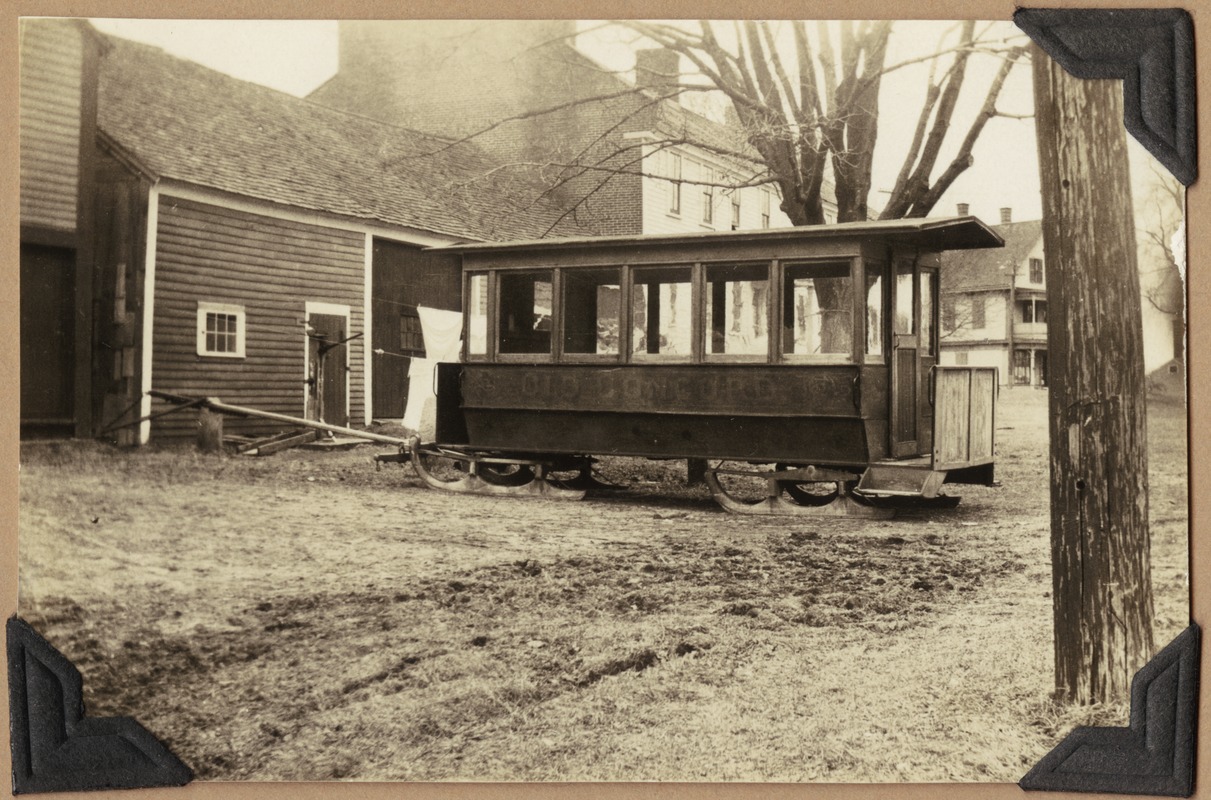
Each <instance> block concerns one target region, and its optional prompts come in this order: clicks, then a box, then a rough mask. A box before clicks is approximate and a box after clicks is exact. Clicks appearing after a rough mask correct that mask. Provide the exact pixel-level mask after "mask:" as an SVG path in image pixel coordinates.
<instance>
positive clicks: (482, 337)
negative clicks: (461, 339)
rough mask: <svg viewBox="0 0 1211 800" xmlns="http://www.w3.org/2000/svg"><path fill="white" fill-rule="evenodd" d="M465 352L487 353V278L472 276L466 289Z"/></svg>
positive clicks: (474, 354) (478, 354)
mask: <svg viewBox="0 0 1211 800" xmlns="http://www.w3.org/2000/svg"><path fill="white" fill-rule="evenodd" d="M467 352H468V353H470V354H471V355H473V356H482V355H487V352H488V276H487V275H483V274H480V275H472V276H471V279H470V283H469V285H468V287H467Z"/></svg>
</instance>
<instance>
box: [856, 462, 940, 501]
mask: <svg viewBox="0 0 1211 800" xmlns="http://www.w3.org/2000/svg"><path fill="white" fill-rule="evenodd" d="M945 480H946V473H945V472H937V471H936V470H932V469H930V468H928V467H919V466H911V465H907V464H905V465H899V464H896V465H891V464H872V465H871V466H869V467H867V468H866V472H864V473H862V479H861V480H859V481H858V488H857V491H858V492H860V493H862V494H866V495H871V496H875V497H926V498H932V497H937V496H938V491H939V490H940V489H941V488H942V483H943V482H944V481H945Z"/></svg>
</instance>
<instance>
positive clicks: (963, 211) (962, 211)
mask: <svg viewBox="0 0 1211 800" xmlns="http://www.w3.org/2000/svg"><path fill="white" fill-rule="evenodd" d="M958 209H959V216H960V217H966V216H967V215H968V214H970V213H971V206H970V205H968V204H967V203H959V205H958Z"/></svg>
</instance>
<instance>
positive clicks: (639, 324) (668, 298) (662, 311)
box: [631, 267, 693, 356]
mask: <svg viewBox="0 0 1211 800" xmlns="http://www.w3.org/2000/svg"><path fill="white" fill-rule="evenodd" d="M633 283H634V289H633V291H632V294H631V328H632V331H631V352H632V353H647V354H649V355H657V354H658V355H668V356H689V355H691V353H692V349H691V336H692V331H693V294H692V291H691V287H690V268H689V267H671V268H661V269H637V270H635V274H634V281H633Z"/></svg>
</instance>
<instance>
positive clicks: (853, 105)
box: [620, 20, 1024, 225]
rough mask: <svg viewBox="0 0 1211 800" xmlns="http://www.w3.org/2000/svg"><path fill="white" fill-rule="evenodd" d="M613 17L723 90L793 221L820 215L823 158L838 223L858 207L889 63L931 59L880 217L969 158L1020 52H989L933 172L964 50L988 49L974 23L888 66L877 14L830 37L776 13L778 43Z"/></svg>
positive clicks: (928, 204) (824, 28)
mask: <svg viewBox="0 0 1211 800" xmlns="http://www.w3.org/2000/svg"><path fill="white" fill-rule="evenodd" d="M620 24H622V25H625V26H626V27H629V28H631V29H632V30H634V31H636V32H637V33H640V34H642V35H643V36H645V37H647V38H648V39H650V40H652V41H654V42H656V43H657V44H659V45H661V46H663V47H666V48H668V49H670V50H672V51H674V52H676V53H679V54H681V55H682V56H684V57H685V58H687V59H689V61H690V62H691V63H692V64H693V65H694V66H695V68H696V69H697V70H698V72H699V73H701V75H703V76H704V77H705V78H706V79H707V80H708V82H709V84H710V86H711V87H713V88H715V89H718V90H719V91H721V92H723V94H724V95H726V96H727V98H728V99H729V100H730V101H731V104H732V107H733V109H734V111H735V113H736V117H737V119H738V120H739V121H740V124H741V125H742V127H743V129H744V131H745V133H746V134H747V137H748V143H749V144H750V145H751V146H752V148H753V149H754V150H755V151H756V152H757V153H758V154H759V155H760V158H761V161H762V163H763V164H764V166H765V167H766V169H767V171H768V173H769V175H770V178H771V179H772V180H773V181H774V182H776V183H777V184H778V186H779V188H780V190H781V195H782V210H783V211H784V212H785V213H786V215H787V216H788V217H789V218H790V220H791V222H792V223H793V224H795V225H809V224H818V223H822V222H824V221H825V220H824V211H823V203H822V197H821V190H822V187H823V183H824V175H825V170H826V165H830V166H831V168H832V176H833V181H834V185H835V192H836V201H837V219H838V221H841V222H846V221H853V220H864V219H867V218H868V217H869V211H868V208H867V195H868V194H869V192H870V188H871V165H872V161H873V156H874V148H875V142H876V138H877V134H878V122H879V108H878V96H879V87H880V84H881V81H882V79H883V76H884V75H886V74H887V73H888V72H890V71H892V70H894V69H899V68H901V67H904V66H906V65H908V64H910V63H916V62H919V61H929V62H930V64H931V72H930V76H929V83H928V86H927V91H926V98H925V102H924V103H923V105H922V108H921V111H920V114H919V116H918V119H917V124H916V128H915V130H914V134H913V138H912V141H911V142H910V144H909V147H908V150H907V152H906V153H905V156H904V161H903V165H902V167H901V169H900V173H899V176H898V177H897V180H896V184H895V187H894V188H893V189H892V192H891V197H890V198H889V199H888V202H887V204H886V205H885V206H884V209H883V211H882V213H881V215H880V216H881V218H884V219H896V218H900V217H923V216H925V215H926V214H928V213H929V211H930V210H931V209H932V208H933V207H934V205H935V204H936V203H937V202H938V200H939V199H940V198H941V197H942V195H943V194H944V193H945V192H946V190H947V189H948V188H949V187H950V186H951V184H953V183H954V180H955V179H956V178H957V177H958V176H959V175H960V174H962V172H963V171H964V170H966V169H967V168H968V167H970V166H971V164H972V163H973V160H972V148H973V147H974V145H975V142H976V140H977V139H978V137H979V135H980V133H981V131H982V130H983V128H984V126H985V125H986V124H987V122H988V121H989V120H990V119H992V118H993V117H994V116H997V115H998V113H999V112H998V111H997V109H996V101H997V98H998V96H999V95H1000V92H1001V88H1002V87H1003V86H1004V83H1005V79H1006V78H1007V77H1008V75H1009V71H1010V70H1011V69H1012V67H1013V65H1014V64H1015V63H1016V62H1017V61H1018V60H1019V59H1020V58H1021V57H1022V55H1023V53H1024V48H1023V47H1022V46H1011V47H1003V48H999V49H998V50H997V52H998V53H999V54H1000V55H1002V56H1003V61H1002V64H1001V67H1000V69H999V70H998V71H997V74H996V76H995V77H994V78H993V80H992V81H991V83H990V84H989V86H988V90H987V93H986V95H985V100H984V103H983V105H982V107H981V109H980V112H979V113H978V114H977V115H976V117H975V119H974V120H972V121H971V123H970V125H969V127H968V128H967V131H966V134H965V135H964V137H963V140H962V143H961V144H960V146H959V150H958V152H957V153H956V155H955V156H954V158H953V159H951V160H950V162H949V163H948V164H947V165H946V166H945V168H944V169H942V171H941V172H940V173H939V174H937V175H936V177H935V176H934V173H935V171H936V167H937V166H938V159H939V156H940V154H941V152H942V145H943V143H944V141H945V139H946V136H947V133H948V131H949V130H950V127H951V125H952V124H953V123H954V115H955V107H956V104H957V102H958V97H959V92H960V90H961V89H962V86H963V83H964V78H965V77H966V74H967V67H968V62H969V60H970V57H971V55H972V54H973V53H975V52H979V51H982V50H983V51H989V50H992V49H993V48H992V46H991V45H990V43H988V42H985V41H982V40H980V38H979V37H978V36H977V34H976V23H975V22H972V21H967V22H963V23H961V24H960V29H959V31H958V43H957V44H956V45H955V46H954V47H952V48H946V47H945V45H944V43H943V42H939V49H938V50H937V51H936V52H934V53H931V54H929V55H927V56H925V57H923V58H916V59H911V60H909V61H906V62H902V63H899V64H894V65H890V66H889V65H888V64H887V63H886V57H887V45H888V39H889V37H890V35H891V31H892V23H891V22H887V21H864V22H851V21H842V22H840V23H839V37H838V41H837V43H836V45H834V36H833V32H832V31H831V30H830V29H829V27H828V25H827V23H824V22H817V23H815V25H816V35H815V36H814V37H813V36H811V35H810V34H809V30H808V23H806V22H804V21H801V20H798V21H793V22H789V23H785V24H787V25H789V26H790V28H791V32H792V34H793V36H792V37H791V38H792V39H793V48H791V49H790V50H789V51H788V49H787V48H786V47H784V46H780V39H779V36H778V35H777V33H776V32H775V30H774V27H773V24H772V23H769V22H754V21H745V22H737V23H733V25H734V29H733V30H732V31H731V35H730V36H729V37H727V38H728V42H729V43H728V44H725V43H724V37H723V36H722V35H721V33H720V32H718V31H717V29H716V27H717V25H718V24H719V23H711V22H706V21H703V22H699V23H698V29H697V30H696V31H694V30H691V29H689V28H687V27H682V26H680V25H674V24H662V23H652V22H623V23H620ZM947 59H949V62H948V63H946V60H947ZM939 71H940V73H941V74H940V75H939Z"/></svg>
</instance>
